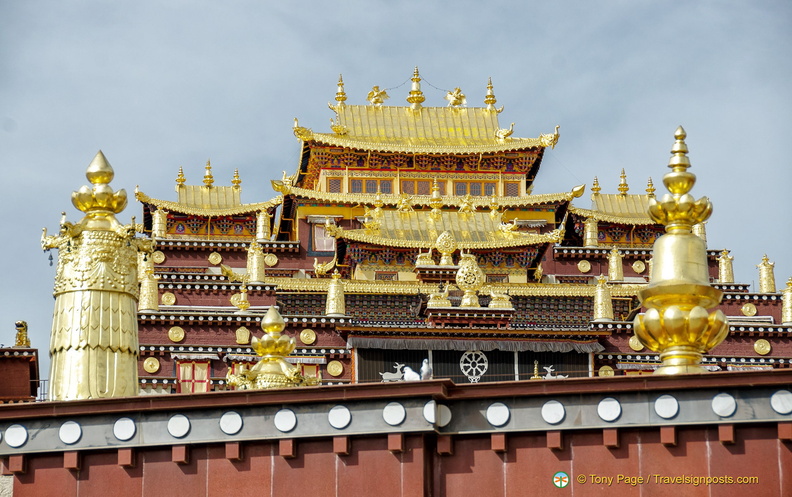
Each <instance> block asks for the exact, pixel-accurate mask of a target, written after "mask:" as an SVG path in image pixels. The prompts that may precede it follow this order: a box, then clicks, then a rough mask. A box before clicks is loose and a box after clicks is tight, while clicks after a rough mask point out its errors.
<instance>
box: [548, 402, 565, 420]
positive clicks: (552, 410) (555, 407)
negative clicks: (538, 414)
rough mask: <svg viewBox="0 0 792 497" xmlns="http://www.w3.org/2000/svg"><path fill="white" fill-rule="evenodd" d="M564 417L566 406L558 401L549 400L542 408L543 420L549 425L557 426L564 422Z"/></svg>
mask: <svg viewBox="0 0 792 497" xmlns="http://www.w3.org/2000/svg"><path fill="white" fill-rule="evenodd" d="M564 416H566V410H565V409H564V404H562V403H561V402H559V401H557V400H548V401H547V402H545V403H544V405H543V406H542V419H544V420H545V422H546V423H548V424H551V425H557V424H558V423H560V422H561V421H563V420H564Z"/></svg>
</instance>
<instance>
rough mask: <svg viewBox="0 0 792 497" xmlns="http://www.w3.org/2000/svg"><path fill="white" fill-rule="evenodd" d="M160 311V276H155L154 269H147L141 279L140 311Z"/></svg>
mask: <svg viewBox="0 0 792 497" xmlns="http://www.w3.org/2000/svg"><path fill="white" fill-rule="evenodd" d="M158 310H159V276H157V275H156V274H154V270H153V269H152V268H146V272H145V273H143V277H142V278H141V279H140V300H139V302H138V311H141V312H142V311H149V312H151V311H158Z"/></svg>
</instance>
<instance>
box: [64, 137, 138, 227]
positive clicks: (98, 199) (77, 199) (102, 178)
mask: <svg viewBox="0 0 792 497" xmlns="http://www.w3.org/2000/svg"><path fill="white" fill-rule="evenodd" d="M114 176H115V172H114V171H113V167H112V166H111V165H110V163H109V162H107V159H106V158H105V156H104V154H103V153H102V151H101V150H100V151H99V152H97V153H96V156H94V158H93V160H92V161H91V163H90V164H89V165H88V169H87V170H86V171H85V177H86V178H88V181H89V182H90V183H91V184H92V185H93V187H89V186H86V185H83V186H81V187H80V189H79V190H77V191H76V192H73V193H72V204H73V205H74V206H75V207H76V208H77V209H79V210H81V211H82V212H85V213H86V214H88V213H89V212H92V211H98V214H97V215H96V216H86V219H90V221H97V222H98V221H99V220H100V218H106V219H107V220H110V219H111V218H112V221H113V222H115V217H114V216H113V215H112V214H109V215H108V214H105V213H107V212H108V211H109V212H112V213H114V214H118V213H119V212H121V211H122V210H124V208H125V207H126V205H127V194H126V191H125V190H123V189H122V190H118V191H117V192H113V189H112V188H111V187H110V182H111V181H113V177H114Z"/></svg>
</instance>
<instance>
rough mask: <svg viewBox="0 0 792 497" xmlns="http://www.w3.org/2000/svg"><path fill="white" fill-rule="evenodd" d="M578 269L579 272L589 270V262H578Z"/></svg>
mask: <svg viewBox="0 0 792 497" xmlns="http://www.w3.org/2000/svg"><path fill="white" fill-rule="evenodd" d="M578 271H580V272H581V273H588V272H589V271H591V263H590V262H589V261H580V262H578Z"/></svg>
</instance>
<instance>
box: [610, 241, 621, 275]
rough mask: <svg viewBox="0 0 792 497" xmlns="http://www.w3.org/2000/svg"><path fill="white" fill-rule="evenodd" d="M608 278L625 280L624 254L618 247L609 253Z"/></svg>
mask: <svg viewBox="0 0 792 497" xmlns="http://www.w3.org/2000/svg"><path fill="white" fill-rule="evenodd" d="M608 280H610V281H624V268H623V267H622V256H621V254H620V253H619V249H617V248H616V247H614V248H613V250H611V251H610V253H609V254H608Z"/></svg>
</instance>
